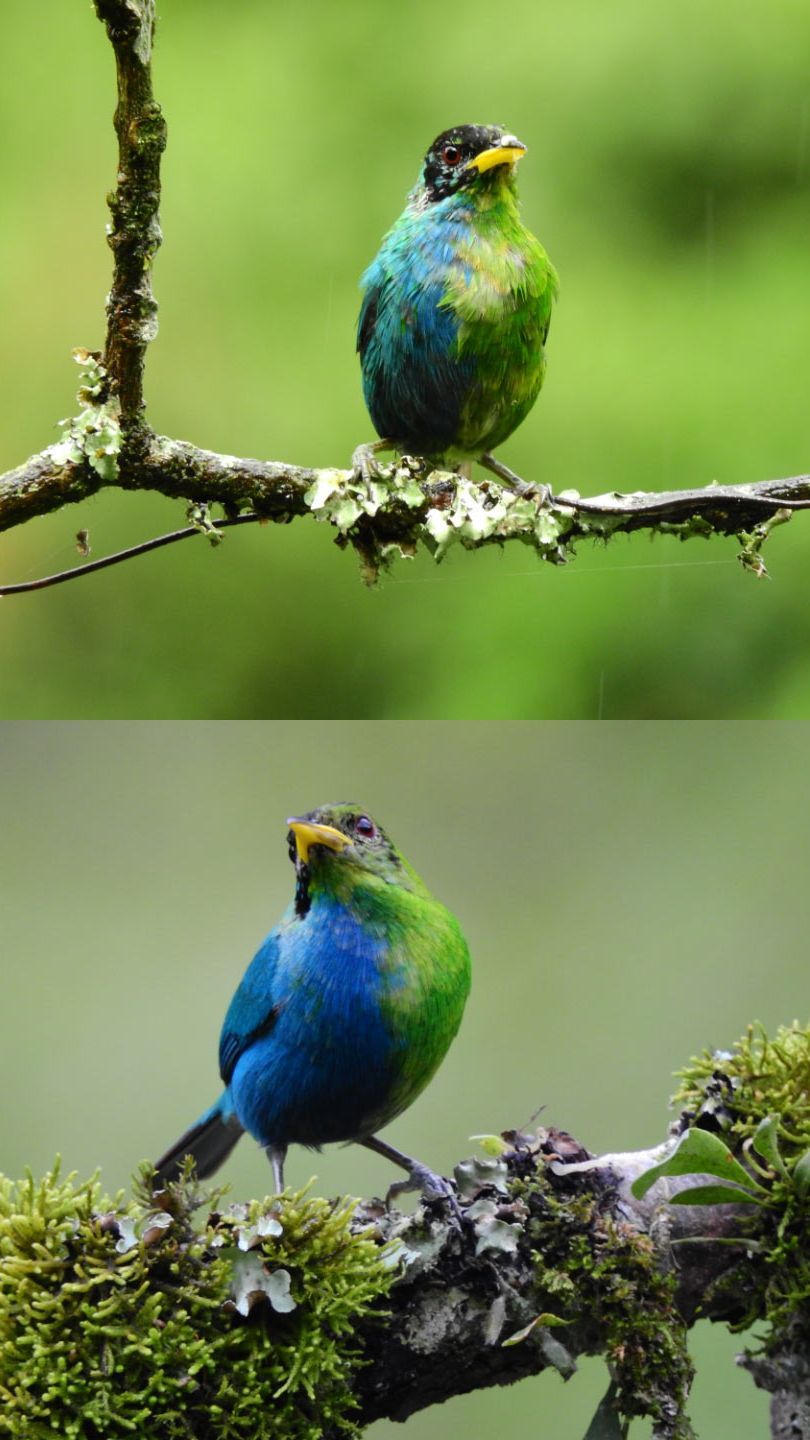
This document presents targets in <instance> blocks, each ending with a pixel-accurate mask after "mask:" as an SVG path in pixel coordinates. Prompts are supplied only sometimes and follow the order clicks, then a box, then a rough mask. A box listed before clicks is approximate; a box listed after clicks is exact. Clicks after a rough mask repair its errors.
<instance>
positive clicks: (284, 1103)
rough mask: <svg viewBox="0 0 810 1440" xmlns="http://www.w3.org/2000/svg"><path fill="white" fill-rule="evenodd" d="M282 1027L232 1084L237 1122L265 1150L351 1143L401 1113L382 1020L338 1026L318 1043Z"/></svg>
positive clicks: (240, 1067) (250, 1054)
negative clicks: (338, 1142)
mask: <svg viewBox="0 0 810 1440" xmlns="http://www.w3.org/2000/svg"><path fill="white" fill-rule="evenodd" d="M284 1028H285V1027H284V1026H283V1024H280V1025H279V1026H278V1027H277V1029H276V1030H275V1031H273V1032H272V1033H271V1034H269V1035H267V1036H266V1037H264V1038H263V1039H262V1040H259V1041H257V1042H256V1044H254V1045H252V1046H251V1047H250V1049H249V1050H248V1051H246V1052H245V1054H244V1055H243V1056H242V1057H241V1058H240V1060H239V1061H238V1063H237V1066H236V1069H235V1070H234V1074H233V1078H232V1081H231V1092H232V1095H233V1100H234V1105H235V1108H236V1113H237V1115H238V1117H239V1120H240V1121H241V1123H242V1124H243V1125H244V1127H245V1129H246V1130H247V1131H248V1132H249V1133H250V1134H251V1135H253V1136H255V1138H256V1139H257V1140H258V1141H259V1142H260V1143H261V1144H262V1145H269V1144H279V1145H289V1144H299V1145H324V1144H329V1143H331V1142H334V1141H338V1140H352V1139H355V1138H357V1137H358V1136H360V1135H368V1134H370V1133H371V1132H372V1131H373V1130H374V1129H376V1128H378V1127H379V1126H381V1125H384V1124H385V1123H386V1122H387V1120H388V1119H390V1118H392V1115H393V1114H394V1113H396V1112H397V1111H398V1110H399V1108H400V1105H399V1104H398V1103H397V1101H396V1100H395V1098H394V1097H395V1095H396V1091H397V1081H398V1070H397V1066H396V1065H395V1063H394V1060H393V1055H392V1052H391V1048H390V1046H389V1043H388V1041H387V1037H386V1036H385V1035H384V1033H383V1031H382V1027H381V1025H380V1023H379V1020H378V1018H377V1017H373V1016H372V1017H369V1019H368V1023H366V1024H364V1025H361V1026H359V1027H358V1026H357V1025H353V1026H352V1025H349V1026H345V1027H343V1026H341V1025H340V1024H336V1025H335V1026H334V1027H330V1029H329V1030H328V1032H327V1031H326V1030H323V1031H322V1033H321V1034H320V1037H319V1038H318V1039H317V1040H316V1039H315V1038H314V1037H312V1038H303V1039H302V1037H301V1036H300V1035H299V1034H296V1032H295V1027H293V1026H290V1027H289V1029H290V1031H291V1033H290V1034H289V1035H285V1034H284Z"/></svg>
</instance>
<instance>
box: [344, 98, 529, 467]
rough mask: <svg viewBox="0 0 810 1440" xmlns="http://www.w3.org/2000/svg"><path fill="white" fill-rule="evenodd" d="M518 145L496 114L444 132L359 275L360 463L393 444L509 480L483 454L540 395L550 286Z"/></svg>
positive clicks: (401, 449) (521, 147)
mask: <svg viewBox="0 0 810 1440" xmlns="http://www.w3.org/2000/svg"><path fill="white" fill-rule="evenodd" d="M525 152H526V146H525V145H524V144H523V142H522V141H520V140H518V139H517V137H516V136H515V135H511V134H509V133H508V132H507V131H506V130H504V129H503V128H502V127H500V126H497V125H457V126H455V127H454V128H453V129H452V130H445V131H444V132H443V134H441V135H439V137H438V139H436V140H434V142H433V144H432V145H431V147H430V149H429V150H428V152H427V155H426V157H425V161H424V166H423V169H422V174H421V176H420V179H419V181H418V183H417V185H416V188H415V189H414V190H413V191H412V192H411V194H410V196H409V197H408V203H407V205H406V207H405V209H404V211H403V212H402V214H401V215H400V217H399V219H398V220H397V221H396V223H395V224H394V226H393V227H392V229H391V230H389V231H388V234H387V235H386V236H385V238H384V240H383V242H382V245H381V246H380V249H379V252H378V254H377V256H376V258H375V259H374V261H373V262H372V264H371V265H370V266H369V268H368V270H366V272H365V274H364V275H363V278H362V280H361V285H362V288H363V292H364V294H363V303H362V307H361V310H360V319H359V322H358V328H357V348H358V351H359V352H360V361H361V366H362V373H363V392H364V395H365V400H366V405H367V406H368V410H369V414H370V415H371V419H372V421H373V423H374V427H375V429H376V431H377V433H378V435H379V436H380V437H381V439H380V442H379V443H378V444H376V445H373V446H360V447H359V449H358V450H357V451H356V453H355V463H356V464H357V465H358V466H359V467H360V469H361V470H362V471H364V473H366V474H369V473H373V471H374V469H375V468H376V466H375V462H374V460H373V453H374V452H375V451H378V450H382V449H395V450H397V451H399V452H400V453H407V454H411V455H418V456H422V457H424V458H426V459H428V460H430V461H433V462H444V463H449V464H453V465H456V464H458V463H459V462H461V464H462V465H464V466H465V467H467V468H468V467H469V462H471V461H473V460H477V461H480V462H481V463H483V464H484V465H485V466H487V468H488V469H490V470H493V471H494V472H495V473H496V474H498V475H500V476H501V478H502V479H506V480H510V481H514V480H516V479H517V478H518V477H516V476H515V475H514V474H513V472H512V471H510V470H509V469H508V468H507V467H506V466H504V465H502V464H501V463H500V462H498V461H496V460H494V457H493V456H492V453H491V452H492V451H493V450H494V449H496V448H497V446H499V445H501V444H502V443H503V441H504V440H506V439H507V438H508V437H509V436H510V435H511V434H512V432H513V430H515V429H516V428H517V426H518V425H520V423H521V421H522V420H524V419H525V418H526V416H527V415H528V413H529V411H530V410H531V408H532V406H533V404H534V402H535V400H536V399H537V396H538V395H539V393H540V388H541V386H542V384H543V377H544V375H545V370H546V358H545V346H546V338H547V336H548V328H549V322H550V320H551V307H552V304H553V302H554V299H555V296H556V294H557V288H558V280H557V272H556V271H555V269H554V266H553V265H552V263H551V261H550V260H549V258H548V256H547V254H546V252H545V250H544V249H543V247H542V245H541V244H540V242H539V241H538V240H537V239H535V237H534V235H532V234H531V232H530V231H529V230H527V229H526V227H525V225H524V224H523V223H522V221H521V218H520V211H519V207H518V196H517V184H516V166H517V163H518V161H519V160H520V159H521V158H522V157H523V155H524V154H525Z"/></svg>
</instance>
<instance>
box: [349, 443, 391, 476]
mask: <svg viewBox="0 0 810 1440" xmlns="http://www.w3.org/2000/svg"><path fill="white" fill-rule="evenodd" d="M392 449H393V442H392V441H391V440H375V441H374V444H373V445H358V446H357V449H356V450H355V451H354V453H353V455H352V469H353V471H354V473H355V475H356V476H357V477H358V479H360V480H362V481H363V482H364V483H365V484H366V485H369V484H370V483H371V481H372V480H379V479H380V478H381V475H382V466H381V465H380V463H379V461H378V459H377V456H378V455H379V454H380V452H381V451H382V450H392Z"/></svg>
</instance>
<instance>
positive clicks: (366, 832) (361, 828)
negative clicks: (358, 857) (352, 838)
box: [354, 815, 377, 840]
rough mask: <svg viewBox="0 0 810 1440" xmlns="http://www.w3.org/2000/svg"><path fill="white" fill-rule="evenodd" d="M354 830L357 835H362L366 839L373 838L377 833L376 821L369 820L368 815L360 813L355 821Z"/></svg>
mask: <svg viewBox="0 0 810 1440" xmlns="http://www.w3.org/2000/svg"><path fill="white" fill-rule="evenodd" d="M354 832H355V834H356V835H362V837H363V839H364V840H373V839H374V836H375V835H376V834H377V831H376V830H375V828H374V821H373V820H369V818H368V815H358V817H357V819H356V820H355V822H354Z"/></svg>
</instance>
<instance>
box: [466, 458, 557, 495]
mask: <svg viewBox="0 0 810 1440" xmlns="http://www.w3.org/2000/svg"><path fill="white" fill-rule="evenodd" d="M480 464H481V465H483V466H484V469H485V470H489V471H491V473H492V474H493V475H497V477H498V479H499V480H503V481H504V483H505V484H506V485H508V486H509V489H510V490H513V491H514V493H515V494H516V495H519V496H520V497H521V499H523V500H539V501H540V506H541V508H545V507H546V506H547V505H550V504H551V501H552V499H553V492H552V489H551V486H550V485H543V484H538V483H536V482H534V483H533V482H531V481H528V480H521V478H520V476H519V475H517V474H515V471H514V470H510V469H509V466H508V465H504V463H503V461H502V460H496V459H495V456H494V455H482V456H481V458H480Z"/></svg>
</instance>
